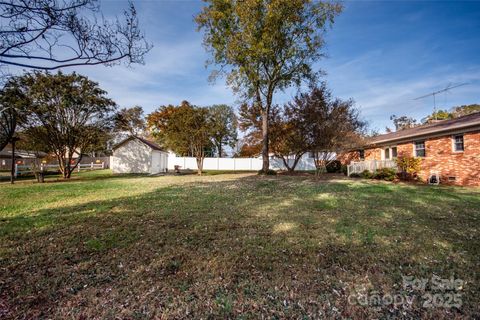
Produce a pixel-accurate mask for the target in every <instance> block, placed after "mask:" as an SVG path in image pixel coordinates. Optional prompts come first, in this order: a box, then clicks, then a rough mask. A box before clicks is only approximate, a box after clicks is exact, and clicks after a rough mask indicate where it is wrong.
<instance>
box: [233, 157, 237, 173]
mask: <svg viewBox="0 0 480 320" xmlns="http://www.w3.org/2000/svg"><path fill="white" fill-rule="evenodd" d="M236 167H237V166H236V165H235V158H233V171H235V169H236Z"/></svg>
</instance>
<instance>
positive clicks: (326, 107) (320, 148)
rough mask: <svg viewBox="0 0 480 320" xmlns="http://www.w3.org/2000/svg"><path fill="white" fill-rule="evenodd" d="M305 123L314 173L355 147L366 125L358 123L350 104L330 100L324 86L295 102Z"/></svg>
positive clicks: (358, 120) (349, 101)
mask: <svg viewBox="0 0 480 320" xmlns="http://www.w3.org/2000/svg"><path fill="white" fill-rule="evenodd" d="M295 101H296V103H297V104H301V105H302V108H300V110H301V112H302V113H303V114H304V118H305V119H307V120H308V123H307V124H306V128H307V131H308V136H307V137H308V144H309V149H310V151H312V153H313V157H314V160H315V166H316V168H317V173H318V172H320V171H321V170H322V169H324V168H325V167H326V166H327V165H328V163H329V162H331V161H333V160H334V157H333V155H334V154H338V153H340V152H341V151H344V150H346V149H349V148H352V147H354V146H356V145H358V143H359V141H361V137H362V136H363V134H364V131H365V128H366V123H365V122H364V121H362V120H361V119H360V114H359V112H358V110H357V109H356V108H355V107H354V102H353V100H346V101H343V100H340V99H338V98H334V97H333V96H332V93H331V91H330V90H329V89H328V88H327V87H326V85H325V84H322V85H321V86H318V87H314V88H313V89H311V91H310V92H308V93H302V94H300V95H298V96H297V97H296V99H295Z"/></svg>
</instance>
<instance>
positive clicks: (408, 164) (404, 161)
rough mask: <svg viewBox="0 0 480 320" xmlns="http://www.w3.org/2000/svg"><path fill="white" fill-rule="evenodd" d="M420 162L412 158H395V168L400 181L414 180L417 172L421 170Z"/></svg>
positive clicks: (418, 159)
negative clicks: (396, 167)
mask: <svg viewBox="0 0 480 320" xmlns="http://www.w3.org/2000/svg"><path fill="white" fill-rule="evenodd" d="M421 164H422V160H421V159H420V158H414V157H406V156H403V157H399V158H397V166H398V169H399V172H400V175H399V176H400V178H401V179H402V180H411V179H413V178H416V177H417V175H418V172H419V171H420V170H421V167H420V166H421Z"/></svg>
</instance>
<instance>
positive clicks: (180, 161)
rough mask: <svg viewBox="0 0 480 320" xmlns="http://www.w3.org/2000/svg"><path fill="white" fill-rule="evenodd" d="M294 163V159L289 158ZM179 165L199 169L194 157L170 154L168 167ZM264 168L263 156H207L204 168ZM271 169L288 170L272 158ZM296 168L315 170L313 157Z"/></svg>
mask: <svg viewBox="0 0 480 320" xmlns="http://www.w3.org/2000/svg"><path fill="white" fill-rule="evenodd" d="M288 161H289V163H292V164H293V159H289V160H288ZM175 166H179V167H180V169H181V170H185V169H186V170H188V169H189V170H197V160H196V159H195V158H194V157H177V156H176V155H175V154H172V153H170V154H169V155H168V169H169V170H174V169H175ZM261 168H262V158H205V159H204V160H203V170H231V171H258V170H260V169H261ZM270 169H273V170H286V168H285V166H284V164H283V161H282V159H278V158H270ZM295 170H299V171H302V170H315V163H314V160H313V158H309V157H308V155H304V156H303V157H302V158H301V159H300V160H299V161H298V164H297V167H296V168H295Z"/></svg>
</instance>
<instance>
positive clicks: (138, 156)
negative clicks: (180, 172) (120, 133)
mask: <svg viewBox="0 0 480 320" xmlns="http://www.w3.org/2000/svg"><path fill="white" fill-rule="evenodd" d="M110 168H111V169H112V171H113V172H114V173H149V174H156V173H160V172H166V171H167V168H168V152H166V151H163V150H162V149H161V148H160V146H158V145H157V144H155V143H154V142H152V141H149V140H146V139H144V138H140V137H136V136H131V137H129V138H127V139H125V140H123V141H122V142H120V143H119V144H117V145H116V146H114V147H113V155H112V156H111V158H110Z"/></svg>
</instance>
